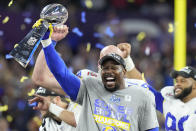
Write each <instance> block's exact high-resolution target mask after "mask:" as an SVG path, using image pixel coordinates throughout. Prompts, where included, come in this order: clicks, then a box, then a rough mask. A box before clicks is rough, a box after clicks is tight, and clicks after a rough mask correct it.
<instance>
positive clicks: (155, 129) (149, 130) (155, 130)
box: [147, 127, 159, 131]
mask: <svg viewBox="0 0 196 131" xmlns="http://www.w3.org/2000/svg"><path fill="white" fill-rule="evenodd" d="M147 131H159V128H158V127H156V128H152V129H148V130H147Z"/></svg>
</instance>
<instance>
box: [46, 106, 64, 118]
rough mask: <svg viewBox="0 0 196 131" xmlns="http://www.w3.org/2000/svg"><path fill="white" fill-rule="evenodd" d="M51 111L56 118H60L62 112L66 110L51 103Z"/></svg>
mask: <svg viewBox="0 0 196 131" xmlns="http://www.w3.org/2000/svg"><path fill="white" fill-rule="evenodd" d="M49 111H50V112H51V113H52V114H54V115H55V116H57V117H59V116H60V114H61V112H62V111H64V109H63V108H61V107H59V106H57V105H56V104H53V103H50V107H49Z"/></svg>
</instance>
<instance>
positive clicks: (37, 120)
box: [33, 116, 42, 126]
mask: <svg viewBox="0 0 196 131" xmlns="http://www.w3.org/2000/svg"><path fill="white" fill-rule="evenodd" d="M33 120H34V121H35V122H36V124H37V125H38V126H41V124H42V121H41V119H40V118H39V117H37V116H35V117H33Z"/></svg>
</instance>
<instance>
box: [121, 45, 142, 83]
mask: <svg viewBox="0 0 196 131" xmlns="http://www.w3.org/2000/svg"><path fill="white" fill-rule="evenodd" d="M117 47H118V48H119V49H120V50H121V51H122V52H123V57H124V60H125V63H126V70H127V72H126V77H127V78H129V79H140V80H142V74H141V73H140V72H139V71H138V70H137V69H136V68H135V65H134V63H133V61H132V59H131V57H130V54H131V45H130V44H129V43H120V44H118V45H117Z"/></svg>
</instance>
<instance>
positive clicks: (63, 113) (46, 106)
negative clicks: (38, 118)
mask: <svg viewBox="0 0 196 131" xmlns="http://www.w3.org/2000/svg"><path fill="white" fill-rule="evenodd" d="M34 102H41V104H39V105H38V106H36V107H33V109H34V110H39V111H49V112H51V113H52V114H54V115H55V116H56V117H58V118H59V119H60V120H62V121H64V122H65V123H67V124H69V125H71V126H73V127H76V125H77V124H76V119H75V115H74V113H73V112H71V111H67V110H66V109H64V108H62V107H60V106H58V105H56V104H54V103H52V102H51V98H49V97H45V96H40V95H35V98H33V99H31V100H29V103H30V104H32V103H34Z"/></svg>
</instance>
